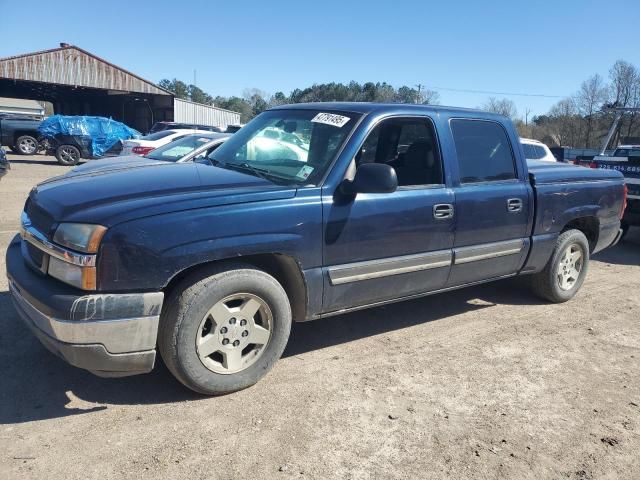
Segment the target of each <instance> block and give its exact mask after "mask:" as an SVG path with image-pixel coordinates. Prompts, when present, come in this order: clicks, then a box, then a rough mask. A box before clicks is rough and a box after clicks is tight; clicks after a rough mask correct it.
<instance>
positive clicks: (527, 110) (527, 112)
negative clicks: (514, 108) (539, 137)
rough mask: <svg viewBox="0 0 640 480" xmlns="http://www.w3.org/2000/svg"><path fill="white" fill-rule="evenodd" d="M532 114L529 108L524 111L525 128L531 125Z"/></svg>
mask: <svg viewBox="0 0 640 480" xmlns="http://www.w3.org/2000/svg"><path fill="white" fill-rule="evenodd" d="M530 113H531V110H529V108H527V109H525V111H524V124H525V126H527V125H529V114H530Z"/></svg>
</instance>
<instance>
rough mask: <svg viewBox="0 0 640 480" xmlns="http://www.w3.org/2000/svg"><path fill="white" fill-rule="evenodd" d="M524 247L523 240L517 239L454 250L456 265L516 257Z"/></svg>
mask: <svg viewBox="0 0 640 480" xmlns="http://www.w3.org/2000/svg"><path fill="white" fill-rule="evenodd" d="M524 245H525V243H524V240H523V239H517V240H507V241H505V242H495V243H485V244H482V245H472V246H470V247H460V248H456V249H455V250H454V252H455V262H454V263H455V264H456V265H460V264H461V263H469V262H477V261H479V260H487V259H489V258H496V257H503V256H506V255H516V254H518V253H520V252H522V249H523V248H524Z"/></svg>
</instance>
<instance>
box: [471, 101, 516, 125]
mask: <svg viewBox="0 0 640 480" xmlns="http://www.w3.org/2000/svg"><path fill="white" fill-rule="evenodd" d="M480 108H481V109H482V110H486V111H487V112H493V113H497V114H499V115H504V116H505V117H509V118H510V119H511V120H514V121H515V120H517V117H518V109H517V108H516V104H515V103H513V101H511V100H509V99H507V98H502V99H498V98H495V97H490V98H489V100H487V101H486V102H485V103H484V104H483V105H482V106H481V107H480Z"/></svg>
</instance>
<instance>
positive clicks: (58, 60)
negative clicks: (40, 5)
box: [0, 43, 217, 132]
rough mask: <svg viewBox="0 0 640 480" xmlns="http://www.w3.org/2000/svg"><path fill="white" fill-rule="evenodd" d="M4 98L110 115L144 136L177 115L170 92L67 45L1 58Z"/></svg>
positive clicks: (0, 82)
mask: <svg viewBox="0 0 640 480" xmlns="http://www.w3.org/2000/svg"><path fill="white" fill-rule="evenodd" d="M0 97H11V98H23V99H31V100H40V101H49V102H51V103H52V104H53V108H54V112H55V113H59V114H63V115H100V116H105V117H112V118H114V119H116V120H119V121H121V122H124V123H126V124H127V125H130V126H131V127H133V128H136V129H137V130H140V131H141V132H147V131H148V130H149V129H150V128H151V126H152V125H153V123H155V122H158V121H174V117H175V107H174V96H173V94H172V93H171V92H169V91H168V90H164V89H163V88H160V87H158V86H157V85H155V84H154V83H152V82H150V81H148V80H145V79H144V78H142V77H139V76H138V75H135V74H134V73H131V72H129V71H127V70H125V69H123V68H121V67H118V66H116V65H114V64H112V63H109V62H108V61H106V60H104V59H102V58H100V57H98V56H96V55H94V54H92V53H90V52H87V51H86V50H83V49H81V48H79V47H76V46H74V45H68V44H66V43H61V44H60V47H59V48H54V49H51V50H43V51H40V52H34V53H28V54H24V55H16V56H13V57H7V58H0ZM206 107H208V106H206ZM210 108H213V107H210ZM215 125H217V124H215Z"/></svg>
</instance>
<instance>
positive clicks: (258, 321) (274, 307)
mask: <svg viewBox="0 0 640 480" xmlns="http://www.w3.org/2000/svg"><path fill="white" fill-rule="evenodd" d="M165 305H166V306H167V308H166V309H164V311H163V313H162V318H161V320H160V330H159V333H158V347H159V350H160V354H161V355H162V359H163V360H164V363H165V364H166V365H167V367H168V368H169V370H170V371H171V373H173V375H174V376H175V377H176V378H177V379H178V380H179V381H180V382H182V383H183V384H184V385H185V386H187V387H188V388H190V389H192V390H194V391H196V392H198V393H203V394H206V395H220V394H224V393H230V392H234V391H237V390H241V389H243V388H246V387H249V386H251V385H253V384H255V383H256V382H257V381H258V380H260V379H261V378H262V377H263V376H264V375H266V374H267V372H268V371H269V370H270V369H271V367H272V366H273V365H274V364H275V362H276V361H277V360H278V359H279V358H280V356H281V355H282V352H283V351H284V349H285V346H286V345H287V340H288V339H289V332H290V330H291V307H290V305H289V299H288V297H287V294H286V292H285V291H284V289H283V288H282V286H281V285H280V283H278V281H277V280H276V279H275V278H273V277H272V276H271V275H269V274H267V273H266V272H264V271H262V270H259V269H257V268H255V267H252V266H250V265H245V264H227V265H225V266H216V267H212V268H209V269H207V270H204V271H201V272H200V273H198V274H196V275H195V276H190V277H187V278H186V279H185V280H183V281H182V283H181V284H180V285H179V286H178V287H177V288H176V289H175V290H174V292H173V293H172V294H171V295H170V296H169V297H168V298H167V299H166V301H165Z"/></svg>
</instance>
